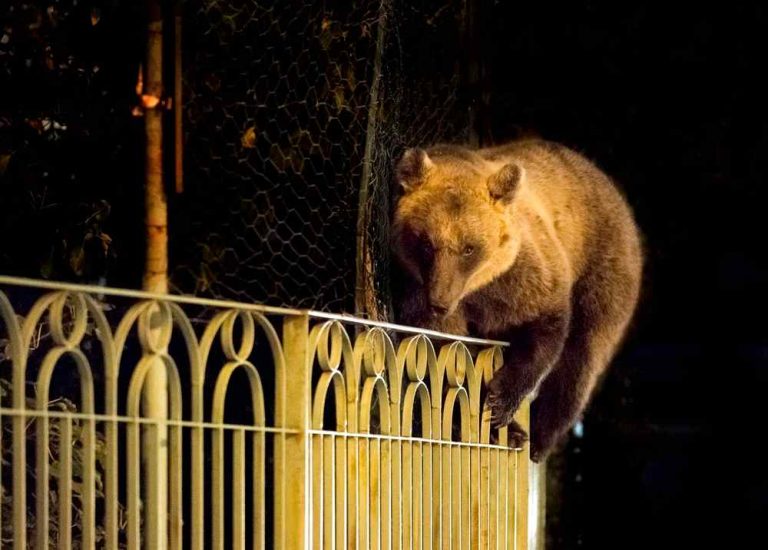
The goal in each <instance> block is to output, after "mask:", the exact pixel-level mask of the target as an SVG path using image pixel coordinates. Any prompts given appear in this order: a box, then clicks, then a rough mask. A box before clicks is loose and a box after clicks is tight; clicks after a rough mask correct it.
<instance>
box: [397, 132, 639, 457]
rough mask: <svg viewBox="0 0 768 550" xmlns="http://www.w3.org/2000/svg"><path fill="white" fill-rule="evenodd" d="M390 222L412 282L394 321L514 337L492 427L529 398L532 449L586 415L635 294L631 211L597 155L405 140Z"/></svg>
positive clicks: (497, 388)
mask: <svg viewBox="0 0 768 550" xmlns="http://www.w3.org/2000/svg"><path fill="white" fill-rule="evenodd" d="M396 178H397V181H398V183H399V184H400V186H401V187H402V190H403V194H402V196H401V197H400V198H399V199H398V201H397V204H396V208H395V215H394V220H393V225H392V234H393V246H394V254H395V257H396V258H397V259H398V260H399V262H398V263H399V264H400V266H401V267H402V269H401V270H400V272H399V273H400V274H401V275H403V276H404V277H402V278H403V279H404V280H405V285H404V287H403V289H401V292H400V294H401V296H402V299H401V300H400V304H399V311H398V319H397V320H398V322H401V323H404V324H410V325H415V326H421V327H424V328H429V329H433V330H439V331H443V332H450V333H454V334H460V335H465V334H471V335H473V336H481V337H486V338H494V339H500V340H506V341H509V342H510V344H511V345H510V347H508V348H506V349H505V352H504V365H503V367H502V368H501V369H500V370H499V371H498V372H497V373H496V375H495V377H494V379H493V380H492V382H491V385H490V388H489V394H488V403H489V405H490V410H491V415H492V417H491V418H492V425H493V426H494V427H496V428H498V427H501V426H507V425H508V426H510V431H511V432H512V433H513V437H514V440H515V441H517V442H518V443H519V442H521V441H522V440H524V439H525V438H527V434H526V433H525V432H524V431H523V430H522V428H520V426H519V425H517V424H516V423H515V422H514V421H513V419H512V417H513V414H514V413H515V412H516V410H517V409H518V407H519V406H520V404H521V401H522V400H523V398H525V397H526V396H527V395H529V394H532V393H535V395H536V397H535V399H534V401H533V403H532V405H531V457H532V459H533V460H535V461H536V462H539V461H541V460H543V459H544V458H545V457H546V456H547V455H548V453H549V452H550V451H551V450H552V448H553V447H554V446H555V445H556V444H557V443H558V442H559V441H560V440H561V439H562V438H563V436H564V435H565V434H566V432H567V431H568V430H569V429H570V428H571V427H572V425H573V424H574V423H575V422H576V421H577V420H578V418H579V416H580V415H581V413H582V412H583V410H584V408H585V407H586V405H587V403H588V400H589V398H590V395H591V393H592V391H593V389H594V388H595V385H596V383H597V381H598V379H599V378H600V377H601V374H602V373H603V372H604V371H605V369H606V367H607V366H608V363H609V362H610V360H611V358H612V356H613V354H614V352H615V351H616V348H617V346H618V345H619V343H620V341H621V340H622V337H623V335H624V333H625V331H626V329H627V325H628V323H629V322H630V319H631V317H632V315H633V312H634V310H635V306H636V304H637V301H638V295H639V289H640V281H641V273H642V252H641V242H640V235H639V231H638V228H637V226H636V224H635V221H634V219H633V215H632V211H631V210H630V208H629V206H628V205H627V202H626V201H625V199H624V198H623V196H622V194H621V193H620V192H619V191H618V190H617V188H616V187H615V186H614V184H613V183H612V181H611V180H610V179H609V178H608V177H607V176H606V175H605V174H604V173H603V172H601V171H600V170H599V169H598V168H597V167H596V166H595V165H594V164H592V163H591V162H590V161H588V160H587V159H585V158H584V157H583V156H581V155H579V154H578V153H576V152H574V151H572V150H570V149H568V148H566V147H565V146H562V145H560V144H556V143H552V142H547V141H544V140H520V141H515V142H512V143H509V144H506V145H503V146H499V147H492V148H485V149H469V148H465V147H458V146H447V145H438V146H434V147H432V148H429V149H427V150H423V149H408V150H406V151H405V153H404V154H403V155H402V157H401V159H400V160H399V162H398V163H397V166H396Z"/></svg>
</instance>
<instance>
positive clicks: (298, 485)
mask: <svg viewBox="0 0 768 550" xmlns="http://www.w3.org/2000/svg"><path fill="white" fill-rule="evenodd" d="M308 344H309V316H308V315H306V314H303V315H297V316H288V317H285V319H284V321H283V353H284V355H285V369H284V370H283V372H277V373H276V375H277V378H276V381H275V382H276V387H277V393H276V403H275V407H276V410H275V413H276V414H275V419H276V425H277V426H278V427H280V428H285V429H287V430H295V433H282V434H278V435H277V437H276V439H275V542H276V545H275V547H276V548H280V549H282V550H299V549H306V548H309V547H310V543H311V540H310V524H309V520H310V515H309V505H310V494H309V487H310V481H311V480H310V475H309V472H310V468H309V466H310V464H309V463H310V458H311V457H310V438H309V434H308V433H307V430H308V429H309V427H310V424H309V421H310V406H311V395H312V391H311V382H312V375H311V363H310V357H309V345H308Z"/></svg>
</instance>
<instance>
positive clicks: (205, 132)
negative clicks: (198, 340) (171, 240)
mask: <svg viewBox="0 0 768 550" xmlns="http://www.w3.org/2000/svg"><path fill="white" fill-rule="evenodd" d="M462 6H463V3H462V2H445V1H421V2H397V1H395V2H389V1H385V2H379V1H373V0H363V1H357V2H307V1H288V2H285V1H281V2H254V3H242V2H233V1H231V0H230V1H203V0H193V1H189V2H186V3H185V19H184V33H185V37H186V38H185V41H184V43H185V46H184V51H185V59H184V61H185V94H186V102H185V117H186V119H185V136H186V138H185V139H186V159H187V166H186V169H185V173H186V183H185V187H186V191H185V195H184V196H183V197H182V198H181V199H180V200H179V201H177V204H176V206H177V208H178V210H177V212H176V215H175V216H173V219H174V220H175V223H176V225H177V227H176V231H177V235H178V236H177V238H176V241H175V242H176V243H177V244H176V247H177V248H176V251H175V254H174V256H175V264H176V265H177V266H178V267H177V269H176V271H175V277H174V281H175V283H176V285H177V287H179V288H181V289H183V290H185V291H196V292H198V293H207V294H211V295H214V296H227V297H235V298H238V299H251V300H258V301H267V302H270V303H275V304H291V305H293V306H305V307H314V308H321V309H329V310H346V311H352V310H353V309H355V307H356V306H355V303H354V301H353V300H354V296H355V290H356V288H355V286H356V285H357V287H361V286H362V287H364V288H363V289H362V291H363V292H367V294H368V295H369V296H374V298H373V299H372V300H371V299H369V300H368V303H360V301H359V300H358V304H357V310H358V312H360V313H367V314H369V315H371V316H374V317H379V318H387V317H388V316H389V315H390V312H389V304H388V302H389V289H388V270H389V263H388V257H389V251H388V232H387V227H388V219H389V210H390V202H391V201H390V179H391V164H392V160H393V158H394V156H395V155H397V154H399V151H400V150H402V148H403V147H404V146H405V145H410V144H417V143H419V144H420V143H425V142H427V141H433V140H456V139H461V138H462V137H465V136H466V133H467V117H466V113H465V112H464V110H463V109H462V108H460V107H459V105H460V100H459V93H460V80H461V74H460V70H459V69H460V66H461V63H460V62H461V59H462V57H461V55H460V51H461V40H462V34H461V32H462V25H463V19H462V17H463V16H462V14H463V11H462ZM356 237H359V238H360V239H361V240H360V241H358V240H356ZM359 263H360V264H361V266H362V269H363V271H364V273H363V274H362V275H358V276H357V280H356V270H357V268H358V264H359ZM357 290H358V294H360V291H361V289H360V288H358V289H357ZM365 310H367V311H365Z"/></svg>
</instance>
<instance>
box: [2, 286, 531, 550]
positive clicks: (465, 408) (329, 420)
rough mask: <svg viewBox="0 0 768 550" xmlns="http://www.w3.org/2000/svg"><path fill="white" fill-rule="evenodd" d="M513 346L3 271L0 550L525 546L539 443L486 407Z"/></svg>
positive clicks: (348, 319)
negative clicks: (501, 425) (154, 387)
mask: <svg viewBox="0 0 768 550" xmlns="http://www.w3.org/2000/svg"><path fill="white" fill-rule="evenodd" d="M503 345H504V344H503V343H502V342H495V341H485V340H477V339H472V338H455V337H451V336H448V335H443V334H438V333H430V332H424V331H418V330H416V329H412V328H407V327H398V326H394V325H387V324H383V323H372V322H368V321H364V320H360V319H356V318H351V317H346V316H337V315H333V314H327V313H318V312H312V311H306V310H291V309H282V308H270V307H265V306H257V305H250V304H242V303H235V302H223V301H213V300H207V299H199V298H186V297H181V296H158V295H150V294H145V293H141V292H136V291H128V290H117V289H106V288H101V287H87V286H72V285H62V284H58V283H44V282H38V281H31V280H24V279H15V278H8V277H0V380H2V394H1V398H2V401H1V402H0V417H1V418H2V439H1V440H0V445H1V446H2V465H1V466H0V467H1V468H2V471H1V476H0V477H1V478H2V515H0V525H1V526H2V546H6V545H7V546H8V547H11V546H12V547H13V548H14V549H22V548H29V547H36V548H48V547H49V546H50V545H57V547H58V548H96V547H98V548H109V549H117V548H131V549H134V548H140V547H144V548H166V547H167V548H194V549H202V548H217V549H218V548H221V549H223V548H235V549H241V548H246V547H247V548H267V547H269V548H309V547H312V548H363V549H367V548H385V549H389V548H438V549H444V548H473V549H474V548H526V547H527V546H526V538H527V530H526V525H527V520H526V516H527V498H528V468H529V463H528V458H527V450H526V451H525V452H520V451H519V450H514V449H510V448H508V446H507V445H506V441H507V434H506V433H505V430H501V431H500V432H499V433H492V432H491V430H490V428H489V422H488V415H487V411H486V408H485V406H484V397H485V395H484V388H485V387H486V384H487V383H488V381H489V379H490V378H491V377H492V375H493V372H494V370H495V369H496V368H498V366H499V365H500V362H501V352H502V346H503ZM158 362H161V364H162V365H164V367H165V369H166V371H167V374H168V381H169V382H168V398H169V410H168V418H167V419H161V420H158V419H156V418H147V417H146V416H144V415H143V411H142V385H143V383H144V380H145V377H146V375H147V373H148V371H149V369H150V368H153V365H157V364H158ZM521 416H522V418H521V419H520V420H521V422H522V423H523V424H524V425H525V424H527V409H526V410H524V411H522V412H521ZM166 433H167V436H166V435H163V434H166ZM492 442H493V443H492ZM158 448H166V449H167V454H168V483H167V486H161V485H159V484H153V478H152V476H147V475H145V472H148V471H149V472H151V470H152V467H153V463H154V461H156V460H157V458H156V450H157V449H158ZM162 501H165V502H166V504H167V509H168V511H169V513H168V517H167V520H166V519H165V518H158V517H154V516H153V515H152V511H153V510H157V509H163V508H162V507H161V506H160V504H159V503H160V502H162ZM166 504H164V505H163V506H166Z"/></svg>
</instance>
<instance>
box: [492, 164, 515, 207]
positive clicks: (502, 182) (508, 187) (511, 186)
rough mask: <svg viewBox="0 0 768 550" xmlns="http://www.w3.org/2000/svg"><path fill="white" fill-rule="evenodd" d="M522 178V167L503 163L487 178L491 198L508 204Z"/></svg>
mask: <svg viewBox="0 0 768 550" xmlns="http://www.w3.org/2000/svg"><path fill="white" fill-rule="evenodd" d="M522 180H523V168H522V167H521V166H519V165H517V164H514V163H511V164H505V165H504V166H502V167H501V169H500V170H499V171H498V172H496V173H495V174H493V175H492V176H491V177H490V178H488V191H489V192H490V194H491V198H492V199H493V200H495V201H500V202H501V203H502V204H505V205H507V204H510V203H511V202H512V199H514V198H515V194H516V193H517V190H518V188H519V187H520V183H521V182H522Z"/></svg>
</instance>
